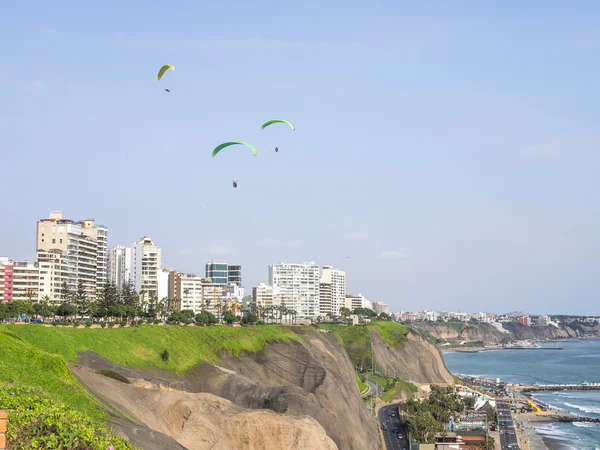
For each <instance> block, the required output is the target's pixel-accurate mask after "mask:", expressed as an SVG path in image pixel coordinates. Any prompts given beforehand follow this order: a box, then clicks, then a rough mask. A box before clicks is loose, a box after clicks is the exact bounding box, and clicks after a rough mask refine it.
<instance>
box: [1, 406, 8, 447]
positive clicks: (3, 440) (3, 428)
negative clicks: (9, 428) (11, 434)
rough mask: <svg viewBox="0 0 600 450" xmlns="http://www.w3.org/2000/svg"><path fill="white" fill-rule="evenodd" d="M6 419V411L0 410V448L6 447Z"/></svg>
mask: <svg viewBox="0 0 600 450" xmlns="http://www.w3.org/2000/svg"><path fill="white" fill-rule="evenodd" d="M7 421H8V418H7V415H6V412H4V411H0V450H5V449H6V422H7Z"/></svg>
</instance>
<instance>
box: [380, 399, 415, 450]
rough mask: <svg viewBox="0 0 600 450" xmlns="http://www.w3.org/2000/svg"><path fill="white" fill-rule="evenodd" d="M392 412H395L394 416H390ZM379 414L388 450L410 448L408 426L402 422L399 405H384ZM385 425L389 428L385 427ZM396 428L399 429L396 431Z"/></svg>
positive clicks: (405, 449)
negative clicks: (399, 415)
mask: <svg viewBox="0 0 600 450" xmlns="http://www.w3.org/2000/svg"><path fill="white" fill-rule="evenodd" d="M391 412H393V413H394V414H395V415H394V416H393V417H392V416H390V413H391ZM378 416H379V424H380V425H381V432H382V433H383V439H384V441H385V448H386V450H408V430H407V429H406V426H404V425H402V424H400V418H399V417H398V405H388V406H382V407H381V408H380V409H379V413H378ZM384 426H385V427H386V428H387V430H385V429H384V428H383V427H384ZM394 428H397V429H398V431H397V432H396V433H395V432H394ZM398 433H400V434H401V436H402V437H401V438H398Z"/></svg>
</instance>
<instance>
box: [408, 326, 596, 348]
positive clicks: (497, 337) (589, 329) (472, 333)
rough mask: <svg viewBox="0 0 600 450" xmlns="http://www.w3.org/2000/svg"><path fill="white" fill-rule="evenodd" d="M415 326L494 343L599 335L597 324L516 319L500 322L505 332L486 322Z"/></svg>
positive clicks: (461, 338)
mask: <svg viewBox="0 0 600 450" xmlns="http://www.w3.org/2000/svg"><path fill="white" fill-rule="evenodd" d="M414 327H415V328H418V329H420V330H424V331H428V332H429V333H431V334H432V335H433V336H434V337H435V338H437V339H447V340H455V341H467V342H478V341H481V342H483V343H484V344H485V345H496V344H501V343H503V342H506V341H512V340H522V339H534V340H546V339H565V338H581V337H584V336H590V335H595V336H600V328H598V327H595V326H589V325H580V324H578V325H571V326H567V325H561V326H559V327H555V326H553V325H549V326H526V325H523V324H521V323H517V322H509V323H503V324H502V328H503V329H504V330H506V331H507V333H504V332H502V331H500V330H499V329H498V328H496V327H494V326H493V325H492V324H489V323H475V324H470V323H469V324H464V326H463V328H462V329H461V330H460V331H459V330H457V329H456V328H453V327H451V326H449V325H447V324H444V323H416V324H414Z"/></svg>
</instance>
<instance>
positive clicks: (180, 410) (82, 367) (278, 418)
mask: <svg viewBox="0 0 600 450" xmlns="http://www.w3.org/2000/svg"><path fill="white" fill-rule="evenodd" d="M327 327H329V328H327ZM6 328H7V329H8V328H10V331H11V334H12V335H13V336H14V337H15V338H16V339H18V340H21V341H23V342H28V343H29V345H32V346H34V347H36V348H38V349H40V350H41V351H42V353H44V354H55V355H60V357H61V358H64V359H66V360H67V361H69V362H70V363H71V364H72V368H73V369H72V370H73V371H74V372H75V374H76V375H77V377H78V379H79V381H80V382H81V383H82V384H83V385H84V386H85V387H86V388H87V389H88V390H89V391H90V392H92V393H93V394H95V396H96V398H97V399H99V400H100V401H102V402H103V403H104V404H105V406H106V407H108V410H110V411H113V412H114V414H112V415H111V419H112V422H113V424H114V425H113V427H114V428H115V429H116V430H117V431H119V432H120V433H121V434H123V435H125V436H126V437H127V438H129V439H130V440H131V441H132V442H133V443H135V444H137V445H139V446H141V447H142V448H144V449H146V450H153V449H154V448H156V449H157V450H158V449H161V450H162V449H170V448H174V449H175V448H177V449H179V448H215V449H217V448H218V449H221V448H223V449H225V448H228V449H229V448H232V449H234V448H235V449H238V448H239V449H246V448H281V449H285V448H302V447H301V444H299V442H301V441H302V442H309V443H310V448H312V449H315V450H318V449H321V448H322V449H325V450H329V449H330V448H338V449H340V450H346V449H347V450H375V449H379V448H380V445H381V443H380V438H379V433H378V431H377V427H376V422H375V420H374V419H373V418H372V417H371V416H370V415H369V411H368V409H367V408H366V407H365V406H364V403H363V401H362V399H361V397H360V392H359V387H358V384H357V382H356V372H355V368H356V369H358V370H360V371H362V372H366V371H367V369H369V368H370V366H369V365H367V364H371V362H372V361H374V362H375V364H376V365H377V367H378V368H379V369H381V370H382V371H384V372H387V373H388V374H395V376H396V377H398V378H400V379H404V380H409V381H412V382H413V383H427V384H428V383H444V382H451V381H452V377H451V375H450V373H449V372H448V370H447V368H446V366H445V364H444V361H443V359H442V358H441V355H440V352H439V350H438V349H437V348H436V347H435V345H433V344H432V343H431V342H430V341H429V340H428V339H426V338H423V337H422V336H421V335H420V334H419V333H416V332H413V331H410V330H409V329H408V328H406V327H404V326H402V325H399V324H397V323H394V322H375V323H371V324H369V326H356V327H345V326H344V327H342V326H337V325H331V326H324V328H325V329H316V328H314V327H281V326H274V325H273V326H258V327H240V328H232V327H224V326H214V327H191V326H185V327H180V326H149V325H145V326H141V327H126V328H114V329H89V328H81V329H76V328H72V327H70V328H61V327H45V326H43V325H23V326H8V327H6ZM164 350H168V353H169V358H168V359H167V360H163V359H162V358H161V356H160V355H161V354H162V353H163V352H164ZM45 352H47V353H45ZM102 369H110V370H112V371H114V372H116V373H118V374H120V375H121V376H124V377H126V378H127V379H128V380H131V381H132V382H133V383H134V384H133V386H130V385H127V384H119V382H118V381H114V380H111V379H108V378H106V377H101V376H99V375H97V374H96V373H95V372H96V371H98V370H102ZM114 372H113V373H114ZM0 381H1V380H0ZM115 383H116V384H115ZM144 386H146V388H145V387H144ZM395 386H396V390H393V391H392V390H390V391H389V392H386V393H387V394H389V395H388V397H390V398H389V400H390V401H391V399H392V398H400V397H404V396H406V395H409V392H410V391H411V389H413V388H415V386H414V385H412V384H410V383H406V382H403V381H398V382H397V384H396V385H395ZM140 389H147V391H143V392H142V391H140ZM415 389H416V388H415ZM165 392H168V394H166V393H165ZM259 412H260V413H261V414H258V413H259ZM131 419H133V420H131ZM228 421H230V422H231V424H229V425H227V423H228ZM179 423H181V424H182V425H181V427H180V426H179V425H177V424H179ZM232 424H236V425H235V426H236V427H242V428H241V429H242V430H243V427H247V428H248V430H249V431H248V433H246V434H244V433H243V432H241V433H237V434H236V432H234V431H235V430H231V429H229V428H231V427H232V426H233V425H232ZM203 430H204V431H203ZM261 430H262V431H261ZM199 436H204V438H202V439H201V438H199ZM219 436H221V437H222V439H219ZM244 436H246V441H244ZM278 439H279V440H278ZM196 441H197V445H196V444H194V445H192V444H190V442H192V443H193V442H196ZM255 444H256V447H252V445H255ZM263 444H264V447H261V445H263ZM201 445H206V447H203V446H201ZM302 445H304V444H302ZM332 446H333V447H332Z"/></svg>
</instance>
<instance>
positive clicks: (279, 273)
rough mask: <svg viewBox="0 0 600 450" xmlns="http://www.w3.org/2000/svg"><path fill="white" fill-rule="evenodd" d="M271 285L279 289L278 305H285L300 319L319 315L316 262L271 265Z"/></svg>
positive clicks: (276, 301) (275, 298)
mask: <svg viewBox="0 0 600 450" xmlns="http://www.w3.org/2000/svg"><path fill="white" fill-rule="evenodd" d="M269 285H271V286H273V288H276V289H277V293H276V294H274V296H273V302H275V303H276V304H282V303H283V304H285V305H286V307H288V308H290V309H293V310H295V311H296V312H297V313H298V317H300V318H313V317H316V316H318V315H319V266H317V265H316V264H315V263H314V262H312V261H311V262H305V263H303V264H289V263H284V262H282V263H279V264H273V265H270V266H269Z"/></svg>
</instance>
